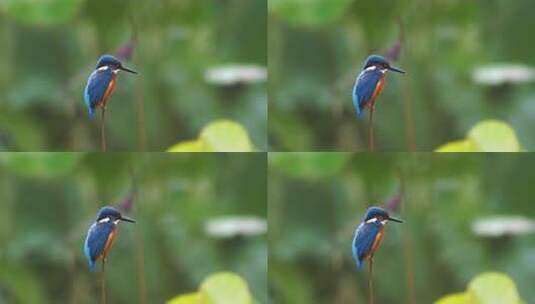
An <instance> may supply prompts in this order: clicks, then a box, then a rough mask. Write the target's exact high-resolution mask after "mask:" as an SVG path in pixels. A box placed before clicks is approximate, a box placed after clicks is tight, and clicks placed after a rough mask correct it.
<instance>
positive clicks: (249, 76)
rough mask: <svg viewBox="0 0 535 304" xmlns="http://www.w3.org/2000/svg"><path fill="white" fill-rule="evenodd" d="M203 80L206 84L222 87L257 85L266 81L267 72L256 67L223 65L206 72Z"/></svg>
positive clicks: (262, 68) (263, 68)
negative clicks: (245, 84)
mask: <svg viewBox="0 0 535 304" xmlns="http://www.w3.org/2000/svg"><path fill="white" fill-rule="evenodd" d="M204 78H205V79H206V81H207V82H208V83H211V84H215V85H223V86H229V85H235V84H239V83H257V82H263V81H266V79H267V70H266V68H265V67H262V66H258V65H239V64H235V65H223V66H218V67H213V68H210V69H208V70H206V72H205V73H204Z"/></svg>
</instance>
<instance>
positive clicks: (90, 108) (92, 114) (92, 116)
mask: <svg viewBox="0 0 535 304" xmlns="http://www.w3.org/2000/svg"><path fill="white" fill-rule="evenodd" d="M87 109H88V110H89V118H91V119H93V118H95V109H93V108H92V107H88V108H87Z"/></svg>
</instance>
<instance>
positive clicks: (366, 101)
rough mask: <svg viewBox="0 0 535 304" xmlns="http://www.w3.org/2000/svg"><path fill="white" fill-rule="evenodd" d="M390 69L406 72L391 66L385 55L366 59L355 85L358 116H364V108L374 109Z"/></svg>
mask: <svg viewBox="0 0 535 304" xmlns="http://www.w3.org/2000/svg"><path fill="white" fill-rule="evenodd" d="M389 70H390V71H394V72H397V73H402V74H405V71H403V70H401V69H399V68H395V67H393V66H390V63H388V61H387V60H386V59H385V58H384V57H383V56H379V55H370V56H369V57H368V59H366V63H365V64H364V69H363V70H362V72H360V74H359V75H358V76H357V79H356V80H355V84H354V85H353V106H354V107H355V110H356V112H357V118H360V117H361V116H362V112H363V111H364V108H369V109H371V110H372V111H373V109H374V107H375V100H376V99H377V96H379V94H380V93H381V90H383V86H384V85H385V75H386V72H387V71H389Z"/></svg>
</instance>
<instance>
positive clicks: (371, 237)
mask: <svg viewBox="0 0 535 304" xmlns="http://www.w3.org/2000/svg"><path fill="white" fill-rule="evenodd" d="M388 221H394V222H398V223H403V222H402V221H401V220H398V219H396V218H393V217H391V216H390V215H388V212H386V210H384V209H382V208H379V207H370V208H368V210H367V211H366V215H365V216H364V220H363V221H362V223H360V225H359V226H358V227H357V229H356V230H355V233H354V234H353V246H352V250H353V258H354V259H355V262H356V264H357V270H359V269H360V267H361V266H362V262H363V261H364V260H365V259H368V258H370V259H373V254H374V253H375V251H376V250H377V248H379V245H380V244H381V240H382V238H383V235H384V228H385V224H386V223H387V222H388Z"/></svg>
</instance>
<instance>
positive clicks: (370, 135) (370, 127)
mask: <svg viewBox="0 0 535 304" xmlns="http://www.w3.org/2000/svg"><path fill="white" fill-rule="evenodd" d="M373 111H374V108H373V106H372V107H370V116H369V120H368V150H369V151H370V152H373V150H374V145H375V142H374V138H373Z"/></svg>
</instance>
